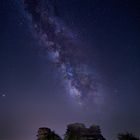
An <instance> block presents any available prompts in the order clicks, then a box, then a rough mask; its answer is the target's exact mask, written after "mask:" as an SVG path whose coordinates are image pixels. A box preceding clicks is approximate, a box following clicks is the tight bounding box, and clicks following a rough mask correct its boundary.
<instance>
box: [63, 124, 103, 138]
mask: <svg viewBox="0 0 140 140" xmlns="http://www.w3.org/2000/svg"><path fill="white" fill-rule="evenodd" d="M64 140H105V138H104V137H103V136H102V134H101V130H100V127H99V126H96V125H92V126H91V127H89V128H86V127H85V125H84V124H82V123H74V124H70V125H68V126H67V132H66V134H65V138H64Z"/></svg>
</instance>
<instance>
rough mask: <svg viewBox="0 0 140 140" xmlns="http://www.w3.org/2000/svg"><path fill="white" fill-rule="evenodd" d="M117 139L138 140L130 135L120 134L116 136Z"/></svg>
mask: <svg viewBox="0 0 140 140" xmlns="http://www.w3.org/2000/svg"><path fill="white" fill-rule="evenodd" d="M118 139H119V140H139V138H137V137H136V136H135V135H133V134H132V133H128V132H127V133H120V134H118Z"/></svg>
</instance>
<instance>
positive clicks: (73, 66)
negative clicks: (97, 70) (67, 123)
mask: <svg viewBox="0 0 140 140" xmlns="http://www.w3.org/2000/svg"><path fill="white" fill-rule="evenodd" d="M24 6H25V11H26V12H27V14H28V15H29V17H30V19H31V26H32V29H33V30H34V32H35V34H36V35H37V37H38V39H39V41H40V42H42V44H43V45H42V46H43V51H44V52H46V54H47V56H48V57H49V58H50V60H51V62H52V63H53V64H54V65H55V67H56V68H57V71H58V72H60V73H61V74H60V75H62V78H63V83H64V85H65V87H66V90H67V92H68V93H69V95H70V97H72V98H74V100H76V101H77V103H78V104H85V103H86V102H87V101H88V100H89V99H94V98H95V96H97V95H98V92H97V87H98V84H97V79H96V76H95V74H94V73H93V71H92V70H90V66H89V64H87V63H86V55H87V54H86V53H85V52H84V49H83V48H84V46H82V45H81V44H80V43H78V41H77V40H76V38H75V36H74V34H73V33H72V32H71V31H70V30H69V28H67V27H66V26H65V25H64V24H62V23H61V22H60V20H59V19H58V17H57V16H56V15H55V8H54V6H53V4H52V3H51V2H50V1H43V0H42V1H41V0H24Z"/></svg>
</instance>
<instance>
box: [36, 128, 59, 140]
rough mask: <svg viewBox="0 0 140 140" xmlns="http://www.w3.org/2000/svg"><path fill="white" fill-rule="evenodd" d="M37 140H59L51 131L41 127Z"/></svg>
mask: <svg viewBox="0 0 140 140" xmlns="http://www.w3.org/2000/svg"><path fill="white" fill-rule="evenodd" d="M37 140H61V138H60V137H59V136H58V135H57V134H55V132H53V131H51V129H49V128H46V127H42V128H39V130H38V134H37Z"/></svg>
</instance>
